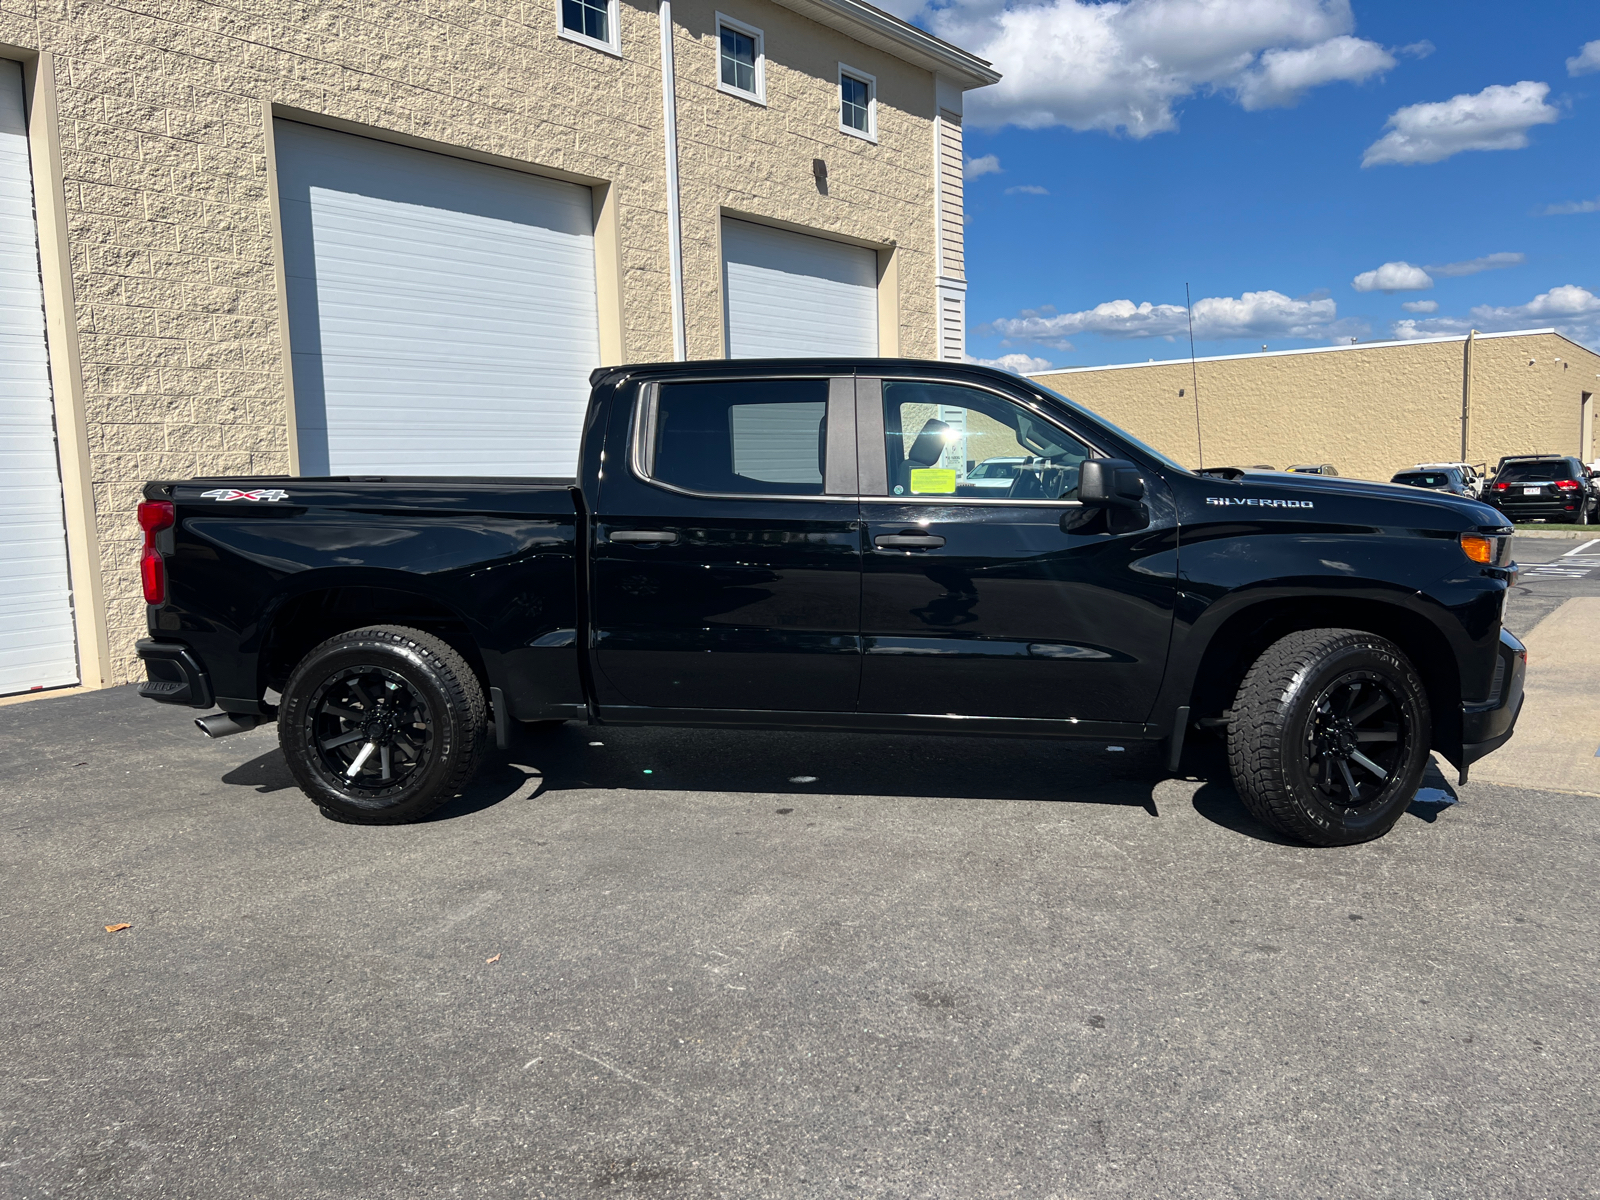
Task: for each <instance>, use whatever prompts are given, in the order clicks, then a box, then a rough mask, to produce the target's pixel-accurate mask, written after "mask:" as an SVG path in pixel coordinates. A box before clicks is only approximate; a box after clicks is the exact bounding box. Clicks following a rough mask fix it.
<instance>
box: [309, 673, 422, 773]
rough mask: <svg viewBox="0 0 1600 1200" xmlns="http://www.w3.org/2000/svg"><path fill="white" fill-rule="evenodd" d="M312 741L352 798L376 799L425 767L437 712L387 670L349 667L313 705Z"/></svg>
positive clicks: (332, 679)
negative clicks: (434, 716) (356, 796)
mask: <svg viewBox="0 0 1600 1200" xmlns="http://www.w3.org/2000/svg"><path fill="white" fill-rule="evenodd" d="M311 708H312V711H313V712H314V713H315V716H314V717H313V731H312V737H313V738H315V740H316V743H317V751H318V753H319V754H320V756H321V759H322V764H323V766H324V767H325V768H326V769H327V771H328V773H329V776H330V777H331V778H332V779H333V780H335V781H336V782H337V783H338V784H339V786H341V787H344V788H348V789H349V790H350V791H351V792H352V794H355V795H364V796H371V797H377V796H381V795H383V794H384V793H385V792H388V791H391V790H392V789H395V788H400V787H404V786H405V784H406V781H407V780H409V779H410V778H411V777H412V776H413V775H415V774H416V773H417V772H418V771H419V770H421V769H422V768H423V767H425V766H426V764H427V760H428V755H429V753H430V751H431V750H432V748H433V713H432V711H431V710H430V709H429V707H428V701H427V698H426V697H425V696H423V695H422V694H421V693H420V691H419V690H418V689H416V688H414V687H412V685H411V684H409V683H407V682H406V680H405V678H404V677H403V676H401V675H399V674H397V673H396V672H394V671H390V670H386V669H384V668H382V667H346V668H345V669H344V670H342V671H339V672H337V673H336V674H334V675H333V676H331V677H330V678H329V679H328V680H327V681H326V682H324V683H323V685H322V686H321V687H320V688H319V689H318V691H317V694H316V695H315V696H314V697H313V698H312V701H311Z"/></svg>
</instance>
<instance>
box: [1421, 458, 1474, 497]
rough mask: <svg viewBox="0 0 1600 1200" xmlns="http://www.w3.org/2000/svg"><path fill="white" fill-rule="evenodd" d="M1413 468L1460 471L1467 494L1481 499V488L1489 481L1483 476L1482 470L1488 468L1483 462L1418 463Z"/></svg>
mask: <svg viewBox="0 0 1600 1200" xmlns="http://www.w3.org/2000/svg"><path fill="white" fill-rule="evenodd" d="M1415 469H1416V470H1418V471H1442V470H1446V469H1454V470H1456V471H1459V472H1460V473H1461V480H1462V482H1463V483H1465V484H1466V486H1467V494H1468V495H1470V496H1472V497H1474V498H1475V499H1481V498H1482V497H1483V490H1484V488H1486V487H1487V486H1488V483H1489V481H1488V480H1487V479H1485V478H1484V472H1485V471H1486V470H1487V469H1488V468H1487V466H1486V465H1485V464H1483V463H1465V462H1432V463H1418V464H1417V465H1416V467H1415Z"/></svg>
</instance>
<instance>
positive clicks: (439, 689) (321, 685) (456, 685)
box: [278, 625, 487, 825]
mask: <svg viewBox="0 0 1600 1200" xmlns="http://www.w3.org/2000/svg"><path fill="white" fill-rule="evenodd" d="M486 716H487V707H486V705H485V704H484V699H483V688H482V686H481V685H480V684H479V683H478V678H477V676H476V675H474V674H473V673H472V668H471V667H469V666H468V665H467V663H466V660H465V659H463V658H462V657H461V655H459V654H457V653H456V652H455V651H454V650H452V649H451V648H450V646H449V645H448V644H447V643H445V642H444V641H442V640H440V639H439V638H436V637H434V636H433V635H432V634H428V633H423V632H422V631H421V630H418V629H407V628H405V627H404V626H400V625H376V626H372V627H370V628H367V629H353V630H351V631H350V632H348V633H341V634H339V635H338V636H336V637H331V638H329V639H328V640H327V641H325V642H323V643H322V644H321V645H320V646H317V647H316V648H315V649H313V650H312V651H311V652H310V653H309V654H307V655H306V656H305V658H303V659H301V660H300V663H299V665H298V666H296V667H295V669H294V672H293V673H292V674H291V675H290V676H289V682H288V683H286V684H285V685H284V689H283V701H282V703H281V704H280V706H279V710H278V741H279V744H280V745H281V746H282V747H283V756H284V758H285V759H286V760H287V761H288V764H289V770H290V772H291V773H292V774H293V775H294V778H295V782H296V783H298V784H299V785H300V789H301V790H302V791H303V792H305V794H306V795H307V796H309V797H311V800H312V802H313V803H315V804H316V805H317V806H318V807H319V808H321V809H322V810H323V812H325V813H327V814H328V815H329V816H330V817H334V818H336V819H337V820H341V821H349V822H352V823H355V824H363V825H392V824H400V823H402V822H405V821H415V820H418V819H420V818H422V817H424V816H426V815H427V814H428V813H430V812H432V811H433V810H434V809H436V808H438V807H439V805H441V804H443V803H444V802H445V801H446V800H449V799H450V798H451V797H453V796H456V795H459V794H460V792H461V790H462V789H463V788H464V787H466V785H467V783H468V781H469V780H471V778H472V776H473V775H474V773H476V771H477V769H478V763H479V761H480V760H481V759H482V757H483V750H484V745H485V742H486V740H487V722H486Z"/></svg>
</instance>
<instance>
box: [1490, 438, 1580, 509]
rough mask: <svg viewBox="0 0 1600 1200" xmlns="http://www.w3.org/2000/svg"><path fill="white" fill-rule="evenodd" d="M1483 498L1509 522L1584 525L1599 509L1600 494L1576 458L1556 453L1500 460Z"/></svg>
mask: <svg viewBox="0 0 1600 1200" xmlns="http://www.w3.org/2000/svg"><path fill="white" fill-rule="evenodd" d="M1485 499H1487V500H1488V501H1489V502H1490V503H1491V504H1493V505H1494V506H1495V507H1496V508H1498V509H1499V510H1500V511H1501V512H1503V513H1505V515H1506V516H1508V517H1509V518H1511V520H1513V521H1535V520H1546V521H1561V522H1565V523H1568V524H1572V525H1587V524H1589V523H1590V522H1591V521H1593V520H1594V519H1595V510H1596V509H1597V508H1600V492H1597V490H1596V487H1595V482H1594V479H1593V477H1592V476H1591V475H1590V474H1589V469H1588V468H1587V467H1585V466H1584V465H1583V464H1582V463H1581V462H1579V461H1578V460H1577V459H1576V458H1572V457H1570V456H1564V455H1556V454H1537V455H1534V454H1529V455H1518V456H1515V457H1510V458H1502V459H1501V460H1500V469H1499V471H1497V472H1495V477H1494V486H1493V487H1492V488H1490V489H1489V492H1488V495H1487V496H1486V497H1485Z"/></svg>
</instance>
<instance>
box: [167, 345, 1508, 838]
mask: <svg viewBox="0 0 1600 1200" xmlns="http://www.w3.org/2000/svg"><path fill="white" fill-rule="evenodd" d="M592 385H593V386H592V392H591V395H590V399H589V412H588V415H587V418H586V419H585V421H584V425H583V429H584V434H583V441H582V447H581V451H580V457H579V461H578V463H577V473H576V476H575V477H574V478H565V479H520V480H519V479H466V478H448V479H427V478H405V477H373V476H351V477H339V478H325V479H301V478H288V477H284V476H273V477H263V478H249V479H193V480H183V481H171V482H157V483H150V484H148V485H146V487H145V493H144V494H145V497H146V499H145V503H143V504H142V505H140V508H139V520H140V524H141V526H142V527H143V529H144V531H145V543H144V549H143V551H142V556H141V569H142V574H143V579H144V588H145V600H146V602H147V604H148V609H147V613H148V618H149V629H150V637H149V639H147V640H145V641H142V642H140V643H139V655H140V657H141V658H142V659H143V660H144V662H145V665H146V668H147V671H148V674H149V679H148V681H147V682H146V683H144V684H142V685H141V687H140V691H141V693H142V694H144V695H145V696H148V697H149V698H151V699H153V700H159V701H163V702H166V703H169V704H182V705H188V706H190V707H193V708H198V709H206V708H210V707H212V706H213V705H215V706H217V707H218V708H220V710H221V711H220V712H217V713H214V714H212V715H210V716H206V717H201V718H200V719H199V724H200V725H201V727H202V728H203V729H205V730H206V732H207V733H210V734H212V735H221V734H225V733H229V732H232V731H237V730H239V729H243V728H249V727H252V726H254V725H257V724H260V723H261V722H264V721H272V720H276V721H277V724H278V738H279V744H280V745H281V746H282V748H283V752H284V756H285V758H286V760H287V763H288V767H289V770H290V771H291V772H292V773H293V775H294V778H295V780H296V781H297V782H298V783H299V785H300V787H301V788H302V789H303V790H304V791H305V793H306V794H307V795H308V796H309V797H310V798H311V799H312V800H313V801H314V802H315V803H316V804H317V805H319V806H320V807H322V808H323V809H324V810H325V811H327V812H328V813H330V814H332V815H333V816H335V817H337V818H339V819H342V820H345V821H352V822H360V823H389V822H397V821H411V820H416V819H418V818H420V817H422V816H424V815H425V814H426V813H428V812H429V811H431V810H432V809H434V808H436V807H437V806H438V805H440V804H442V803H444V802H446V801H448V800H449V799H450V798H451V797H453V796H456V795H458V794H459V793H460V792H461V790H462V789H463V788H464V787H465V786H466V785H467V783H468V781H469V780H470V779H471V778H472V775H473V772H474V771H475V770H476V768H477V765H478V762H479V759H480V757H481V755H482V753H483V751H484V749H485V746H486V744H487V742H488V741H489V739H490V738H491V737H492V738H494V739H495V740H496V742H497V743H498V744H500V745H502V746H504V745H506V744H507V742H508V739H509V737H510V732H511V729H512V727H513V726H514V725H515V724H516V723H517V722H519V721H521V722H530V723H538V722H545V721H563V720H574V719H576V720H582V721H588V722H590V723H593V724H599V725H610V724H617V725H688V726H726V727H735V728H763V729H804V730H817V729H841V730H877V731H889V732H895V733H900V734H916V735H920V736H922V737H924V738H926V739H927V741H926V745H927V747H928V751H927V752H928V753H937V752H938V747H939V745H940V739H943V738H947V737H961V736H967V735H973V734H979V735H997V736H1027V737H1061V738H1090V739H1094V740H1097V741H1101V742H1108V741H1109V742H1115V743H1119V744H1123V743H1127V742H1129V741H1136V740H1143V741H1160V742H1164V743H1165V748H1166V757H1165V761H1166V764H1167V766H1168V767H1169V768H1170V769H1173V770H1176V769H1178V766H1179V763H1180V756H1181V754H1182V752H1183V748H1184V745H1185V741H1186V739H1187V738H1189V737H1192V736H1198V735H1200V734H1202V733H1221V734H1222V736H1223V737H1225V739H1226V742H1227V751H1228V758H1229V762H1230V765H1231V770H1232V776H1233V781H1234V784H1235V786H1236V787H1237V789H1238V792H1239V794H1240V795H1241V796H1242V797H1243V798H1244V802H1245V804H1246V805H1248V806H1249V809H1250V811H1251V812H1253V813H1255V814H1256V815H1257V816H1258V817H1259V818H1260V819H1261V820H1262V821H1264V822H1266V823H1267V824H1269V825H1271V826H1273V827H1274V828H1276V829H1279V830H1281V831H1283V832H1285V833H1287V834H1289V835H1291V836H1293V837H1296V838H1300V839H1302V840H1304V841H1307V842H1311V843H1315V844H1322V845H1333V844H1346V843H1351V842H1359V841H1364V840H1367V839H1369V838H1373V837H1378V836H1381V835H1382V834H1383V833H1384V832H1386V831H1387V830H1388V829H1389V828H1390V826H1391V825H1393V824H1394V822H1395V821H1396V820H1397V819H1398V818H1399V815H1400V814H1401V813H1402V812H1403V811H1404V810H1405V808H1406V806H1407V805H1408V804H1409V803H1410V801H1411V799H1412V797H1413V796H1414V794H1415V793H1416V790H1417V787H1418V784H1419V782H1420V781H1421V779H1422V775H1423V771H1424V770H1425V768H1426V767H1427V764H1428V762H1429V752H1430V750H1437V751H1438V752H1439V753H1441V754H1442V755H1443V756H1444V757H1445V758H1447V759H1449V760H1450V761H1451V762H1453V763H1455V764H1456V766H1457V767H1458V768H1459V769H1460V770H1461V771H1462V772H1463V776H1464V774H1465V772H1466V770H1467V768H1468V767H1469V765H1470V764H1471V763H1472V762H1474V761H1476V760H1477V759H1479V758H1482V757H1483V756H1484V755H1486V754H1488V753H1490V752H1491V751H1493V750H1494V749H1496V748H1497V747H1498V746H1500V745H1501V744H1502V743H1504V742H1505V741H1506V739H1508V738H1509V737H1510V736H1511V734H1512V730H1513V728H1514V726H1515V722H1516V719H1517V714H1518V712H1519V709H1520V706H1521V702H1522V681H1523V675H1524V669H1525V660H1526V652H1525V651H1524V650H1523V647H1522V645H1521V643H1520V642H1518V641H1517V639H1516V638H1514V637H1512V636H1511V634H1510V633H1508V632H1506V631H1504V630H1503V629H1502V628H1501V625H1500V614H1501V611H1502V606H1503V602H1504V599H1505V594H1506V591H1507V589H1508V588H1509V587H1510V586H1511V584H1512V582H1513V581H1514V580H1515V578H1516V569H1515V567H1514V566H1512V565H1511V563H1510V551H1511V529H1510V527H1509V526H1508V525H1507V524H1506V523H1505V520H1504V519H1503V518H1502V517H1501V515H1500V514H1499V513H1498V512H1496V511H1495V510H1494V509H1492V508H1490V507H1487V506H1485V505H1479V504H1474V503H1472V502H1469V501H1462V500H1460V499H1457V498H1449V499H1446V498H1444V497H1439V496H1433V495H1430V494H1428V493H1427V492H1424V491H1421V490H1416V489H1412V490H1407V489H1400V488H1393V487H1390V486H1388V485H1386V484H1375V483H1364V482H1359V481H1356V480H1344V479H1331V478H1328V479H1323V478H1297V477H1295V476H1289V475H1277V474H1274V475H1271V476H1263V475H1253V476H1252V475H1241V476H1239V477H1237V478H1224V477H1217V476H1201V475H1197V474H1194V473H1192V472H1190V471H1188V470H1187V469H1185V468H1184V467H1182V466H1180V465H1179V464H1178V463H1176V462H1173V461H1172V460H1171V459H1168V458H1166V457H1165V456H1163V455H1162V454H1160V453H1158V452H1157V451H1155V450H1152V449H1151V448H1150V447H1148V446H1146V445H1144V444H1143V443H1142V442H1140V441H1139V440H1138V439H1136V438H1134V437H1132V436H1130V435H1129V434H1126V433H1124V432H1122V431H1121V430H1119V429H1117V428H1115V427H1113V426H1111V425H1108V424H1106V423H1105V422H1104V421H1102V420H1101V419H1100V418H1098V417H1096V416H1095V415H1094V414H1093V413H1091V412H1089V411H1088V410H1086V409H1083V408H1080V407H1079V406H1077V405H1076V404H1073V403H1072V402H1071V401H1069V400H1067V399H1065V398H1063V397H1061V396H1059V395H1057V394H1056V393H1054V392H1051V391H1049V390H1048V389H1045V388H1043V387H1040V386H1039V385H1038V384H1036V383H1034V382H1033V381H1031V380H1028V379H1023V378H1019V377H1017V376H1014V375H1009V374H1006V373H1004V372H1001V371H995V370H990V369H987V368H983V367H977V366H969V365H962V364H955V363H934V362H914V361H909V360H882V359H866V360H836V361H829V360H810V361H787V362H784V361H765V362H763V361H739V362H691V363H673V364H660V365H648V366H627V367H614V368H604V369H601V370H598V371H596V372H595V373H594V375H593V377H592ZM957 412H960V413H961V414H962V416H961V418H960V419H959V420H954V419H953V420H951V421H949V422H947V421H946V420H945V419H944V417H945V416H946V415H949V416H950V417H952V418H955V416H956V413H957ZM980 418H981V419H980ZM952 452H953V453H960V454H961V456H962V458H963V459H965V460H966V461H971V462H981V461H984V460H986V459H990V458H1025V459H1027V460H1028V462H1027V465H1026V466H1025V468H1022V469H1019V470H1018V471H1017V474H1016V476H1015V477H1014V478H1013V479H1012V480H1011V486H1010V487H1009V488H1008V489H1007V490H1006V493H1005V494H1004V495H997V494H996V493H995V492H994V491H992V490H990V489H987V488H980V487H977V486H975V485H974V483H973V482H972V481H970V480H968V481H966V482H965V483H963V482H962V481H961V480H960V479H959V478H958V472H956V471H955V470H952V469H947V468H942V467H939V466H937V465H936V464H938V463H941V462H943V461H945V457H946V454H947V453H952ZM602 466H603V467H604V469H603V470H602ZM1180 534H1181V537H1180ZM663 782H665V783H667V784H668V786H670V781H665V780H664V781H663Z"/></svg>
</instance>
